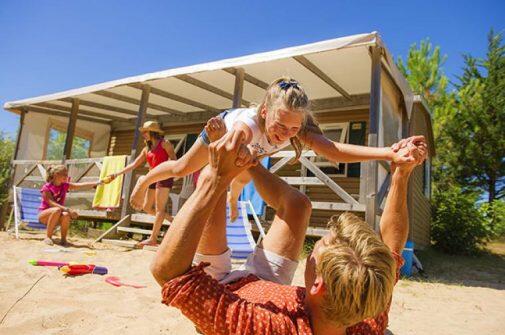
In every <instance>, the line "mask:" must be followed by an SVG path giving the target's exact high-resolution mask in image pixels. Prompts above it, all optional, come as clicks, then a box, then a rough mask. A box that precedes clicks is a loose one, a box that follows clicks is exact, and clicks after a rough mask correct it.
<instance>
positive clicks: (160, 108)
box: [92, 91, 184, 115]
mask: <svg viewBox="0 0 505 335" xmlns="http://www.w3.org/2000/svg"><path fill="white" fill-rule="evenodd" d="M92 94H95V95H99V96H102V97H106V98H109V99H114V100H118V101H122V102H127V103H130V104H134V105H136V106H138V105H140V100H138V99H135V98H130V97H127V96H126V95H122V94H118V93H114V92H109V91H97V92H93V93H92ZM147 108H151V109H155V110H158V111H160V112H164V113H168V114H175V115H183V114H184V113H183V112H181V111H178V110H175V109H172V108H168V107H165V106H161V105H157V104H153V103H148V104H147Z"/></svg>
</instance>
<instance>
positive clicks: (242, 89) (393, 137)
mask: <svg viewBox="0 0 505 335" xmlns="http://www.w3.org/2000/svg"><path fill="white" fill-rule="evenodd" d="M283 75H289V76H292V77H294V78H296V79H297V80H298V81H300V82H301V83H302V85H303V86H304V88H305V89H306V91H307V93H308V95H309V97H310V98H311V99H312V110H313V113H314V115H315V117H316V119H317V120H318V121H319V123H320V126H321V128H322V130H323V131H324V132H325V134H326V135H327V136H328V137H329V138H331V139H332V140H334V141H339V142H344V143H353V144H361V145H368V146H389V145H391V144H392V143H394V142H396V141H398V140H399V139H400V138H404V137H407V136H410V135H413V134H423V135H425V136H426V138H427V140H428V144H429V149H430V156H431V157H433V155H434V154H435V149H434V143H433V132H432V126H431V115H430V112H429V110H428V108H427V106H426V104H425V103H424V101H423V100H422V98H421V97H419V96H416V95H414V94H413V92H412V91H411V89H410V87H409V85H408V83H407V81H406V80H405V78H404V77H403V76H402V74H401V73H400V72H399V70H398V69H397V67H396V66H395V63H394V60H393V58H392V56H391V54H390V53H389V51H388V50H387V48H386V46H385V44H384V42H383V41H382V39H381V37H380V35H379V34H378V33H376V32H372V33H367V34H359V35H353V36H347V37H341V38H336V39H331V40H326V41H321V42H316V43H311V44H307V45H302V46H296V47H290V48H285V49H280V50H274V51H269V52H262V53H258V54H253V55H248V56H243V57H237V58H231V59H225V60H220V61H214V62H210V63H205V64H198V65H193V66H187V67H181V68H174V69H169V70H165V71H160V72H154V73H148V74H143V75H139V76H134V77H129V78H124V79H118V80H114V81H110V82H105V83H101V84H97V85H92V86H87V87H82V88H77V89H72V90H68V91H64V92H59V93H54V94H49V95H44V96H39V97H34V98H29V99H24V100H19V101H12V102H7V103H5V104H4V109H5V110H7V111H9V112H11V113H16V114H18V115H20V132H19V136H18V139H17V145H16V153H15V159H14V160H13V166H14V168H15V169H14V174H13V179H12V182H13V185H19V186H24V187H38V186H40V183H41V182H42V178H43V176H44V174H45V168H46V167H47V165H48V164H51V163H56V162H57V163H61V162H63V163H64V164H67V165H68V166H69V169H70V175H71V177H72V180H75V181H77V180H93V179H96V178H97V176H98V172H99V170H100V168H101V161H102V160H103V157H104V156H107V155H128V156H129V157H130V159H133V158H134V157H135V156H136V155H137V154H138V153H139V152H140V149H141V147H142V145H143V143H142V140H141V137H140V134H139V131H138V128H139V126H141V125H142V124H143V122H144V121H145V120H158V121H159V122H161V123H162V124H163V128H164V130H165V131H166V138H167V139H169V140H170V141H172V142H173V143H174V146H175V147H176V150H177V154H178V155H179V156H180V155H182V154H184V152H185V151H186V150H187V149H188V148H189V147H190V146H191V144H192V143H193V142H194V141H195V139H196V137H197V134H198V133H199V132H200V131H201V129H202V127H203V125H204V124H205V122H206V121H207V120H208V119H209V118H210V117H211V116H214V115H217V114H218V113H219V112H221V111H223V110H226V109H229V108H236V107H248V106H251V105H254V104H257V103H259V102H260V101H261V99H262V96H263V94H264V90H265V89H266V87H267V86H268V84H269V83H270V82H271V81H272V80H274V79H276V78H278V77H280V76H283ZM63 138H64V141H63ZM58 139H60V140H61V141H60V142H61V143H62V148H61V150H60V151H59V155H60V156H59V157H57V159H56V160H55V157H54V155H55V154H54V152H49V150H48V148H49V147H50V146H49V145H48V144H49V143H52V144H54V143H55V141H57V140H58ZM76 141H80V142H79V143H80V145H79V148H80V149H79V150H80V154H79V155H80V156H79V158H75V157H76V155H75V153H74V152H73V144H75V143H76ZM54 147H55V145H52V146H51V148H54ZM83 147H84V148H85V149H86V150H84V151H83V150H82V148H83ZM51 150H52V151H54V150H55V149H51ZM50 155H52V156H50ZM83 156H84V157H83ZM293 156H294V152H293V151H292V150H289V149H287V150H283V151H280V152H278V153H277V154H275V155H274V156H273V157H272V158H271V160H270V165H269V168H270V170H271V171H272V172H274V173H277V174H278V175H279V176H281V177H282V178H283V179H284V180H286V181H287V182H288V183H289V184H291V185H292V186H293V187H296V188H298V189H300V191H302V192H303V193H305V194H307V195H308V197H309V198H310V199H311V201H312V206H313V215H312V219H311V222H310V228H309V231H308V234H309V235H321V234H322V233H323V232H324V229H325V225H326V222H327V220H328V218H329V217H330V216H331V215H334V214H338V213H340V212H342V211H352V212H355V213H357V214H358V215H360V216H362V217H363V218H365V219H366V221H367V222H368V223H369V224H370V226H372V227H374V228H375V229H377V228H378V222H379V218H380V215H381V211H382V208H383V203H384V198H385V196H386V194H387V190H388V186H389V183H390V174H389V164H388V163H387V162H368V163H363V164H345V163H339V162H329V161H327V160H325V159H323V158H321V157H317V155H315V153H314V152H312V151H310V150H307V151H306V152H304V154H303V156H302V157H301V159H300V160H299V161H298V162H296V163H294V164H293V163H292V162H291V161H292V157H293ZM49 158H51V159H49ZM430 160H431V158H430V159H428V160H427V161H426V163H425V165H424V166H422V167H418V168H416V171H415V174H414V177H413V178H412V180H411V184H410V188H409V208H410V215H411V218H410V219H411V228H410V229H411V231H410V239H411V240H413V241H414V243H415V244H416V248H422V247H424V246H427V245H429V243H430V205H429V201H430V196H431V193H430V192H431V190H430V184H431V174H430V168H431V163H430ZM146 171H147V170H144V171H137V172H136V173H134V174H130V175H127V176H126V177H125V178H124V185H123V201H122V206H121V208H120V209H118V210H116V211H96V210H93V209H91V207H90V206H91V200H90V199H91V198H92V193H89V192H88V193H87V192H83V193H81V194H73V195H72V197H71V198H70V199H69V201H71V204H72V205H75V206H77V207H78V208H80V209H81V211H80V212H79V213H80V215H81V217H82V218H83V219H89V220H112V221H117V220H120V219H121V218H123V217H125V215H131V217H130V218H131V220H129V222H128V223H127V224H133V223H134V222H135V220H136V219H135V217H134V215H137V214H135V213H132V212H131V209H130V208H129V206H128V197H129V193H130V191H131V189H132V186H133V185H134V183H135V180H136V178H137V177H138V176H139V175H141V174H143V173H145V172H146ZM186 186H188V182H187V180H186V182H184V180H180V181H178V183H176V187H174V190H173V191H174V192H175V193H178V192H181V188H185V187H186ZM182 191H184V190H182ZM137 218H139V216H137ZM271 218H272V211H271V210H269V209H267V210H266V211H265V213H264V215H263V219H264V222H265V223H266V224H267V225H268V222H269V220H271ZM140 221H142V220H140Z"/></svg>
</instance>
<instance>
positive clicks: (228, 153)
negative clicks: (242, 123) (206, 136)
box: [209, 130, 257, 181]
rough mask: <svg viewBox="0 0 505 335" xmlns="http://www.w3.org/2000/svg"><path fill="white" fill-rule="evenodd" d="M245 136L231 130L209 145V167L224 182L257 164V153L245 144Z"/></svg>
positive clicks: (240, 132)
mask: <svg viewBox="0 0 505 335" xmlns="http://www.w3.org/2000/svg"><path fill="white" fill-rule="evenodd" d="M244 140H245V134H244V132H242V131H240V130H231V131H229V132H228V133H226V135H225V136H223V137H222V138H221V139H219V140H217V141H216V142H213V143H211V144H210V145H209V165H210V167H211V168H212V169H213V170H214V171H215V172H216V173H217V175H218V176H220V177H222V178H224V180H229V181H231V180H232V179H233V178H234V177H235V176H236V175H238V174H239V173H240V172H242V171H244V170H246V169H248V168H249V167H251V166H253V165H256V164H257V159H256V153H255V152H251V151H250V150H249V148H248V147H247V146H246V145H245V144H244Z"/></svg>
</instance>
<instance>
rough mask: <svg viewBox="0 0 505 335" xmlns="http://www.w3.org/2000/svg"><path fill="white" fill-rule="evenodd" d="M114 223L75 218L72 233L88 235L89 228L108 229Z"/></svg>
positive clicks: (71, 225) (79, 235) (71, 226)
mask: <svg viewBox="0 0 505 335" xmlns="http://www.w3.org/2000/svg"><path fill="white" fill-rule="evenodd" d="M113 225H114V222H91V221H85V220H74V221H72V223H71V224H70V235H71V236H78V237H87V233H88V228H90V227H92V228H96V229H100V230H103V231H105V230H107V229H109V228H110V227H112V226H113Z"/></svg>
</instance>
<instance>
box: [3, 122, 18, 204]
mask: <svg viewBox="0 0 505 335" xmlns="http://www.w3.org/2000/svg"><path fill="white" fill-rule="evenodd" d="M14 147H15V143H14V141H12V140H11V139H10V138H9V137H7V136H5V134H3V133H2V132H0V206H1V205H2V204H3V202H4V201H5V199H6V198H7V195H8V192H9V190H8V189H7V188H8V187H9V178H10V167H11V166H10V164H11V160H12V154H13V153H14Z"/></svg>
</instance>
